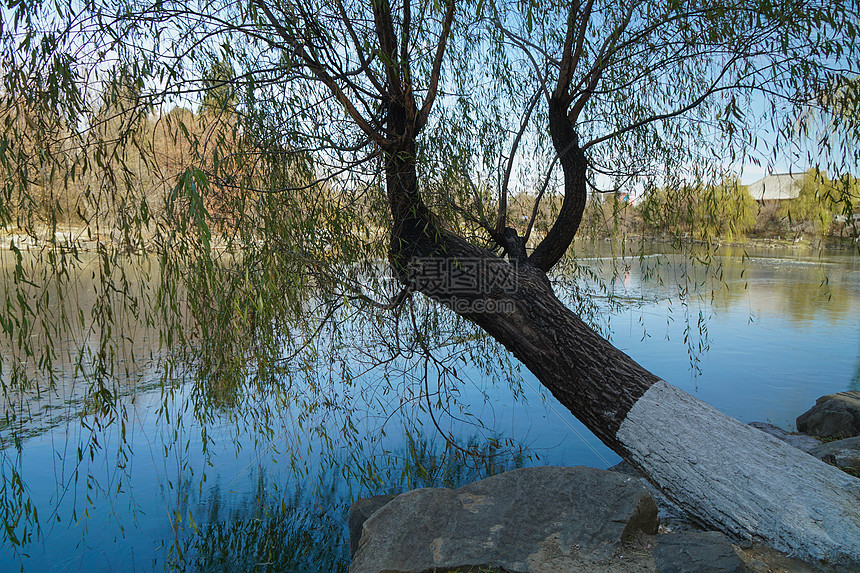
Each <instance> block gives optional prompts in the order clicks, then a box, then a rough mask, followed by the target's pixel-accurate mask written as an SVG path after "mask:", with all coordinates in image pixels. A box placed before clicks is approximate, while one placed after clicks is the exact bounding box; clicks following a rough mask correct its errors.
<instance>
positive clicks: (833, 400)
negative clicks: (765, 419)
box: [797, 390, 860, 438]
mask: <svg viewBox="0 0 860 573" xmlns="http://www.w3.org/2000/svg"><path fill="white" fill-rule="evenodd" d="M797 431H798V432H803V433H804V434H809V435H811V436H821V437H824V438H851V437H853V436H860V391H857V390H851V391H848V392H838V393H836V394H828V395H827V396H822V397H821V398H819V399H818V400H816V401H815V406H813V407H812V408H810V409H809V410H808V411H806V412H804V413H803V414H801V415H800V416H798V418H797Z"/></svg>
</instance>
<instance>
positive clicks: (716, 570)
mask: <svg viewBox="0 0 860 573" xmlns="http://www.w3.org/2000/svg"><path fill="white" fill-rule="evenodd" d="M654 564H655V565H656V566H657V572H658V573H747V572H751V571H752V570H751V569H749V568H748V567H747V566H746V565H745V564H744V562H743V561H742V560H741V558H740V557H739V556H738V554H737V553H735V551H734V549H733V548H732V543H731V541H729V538H728V537H726V536H725V535H723V534H722V533H719V532H717V531H688V532H684V533H665V534H662V535H658V536H657V545H656V547H654Z"/></svg>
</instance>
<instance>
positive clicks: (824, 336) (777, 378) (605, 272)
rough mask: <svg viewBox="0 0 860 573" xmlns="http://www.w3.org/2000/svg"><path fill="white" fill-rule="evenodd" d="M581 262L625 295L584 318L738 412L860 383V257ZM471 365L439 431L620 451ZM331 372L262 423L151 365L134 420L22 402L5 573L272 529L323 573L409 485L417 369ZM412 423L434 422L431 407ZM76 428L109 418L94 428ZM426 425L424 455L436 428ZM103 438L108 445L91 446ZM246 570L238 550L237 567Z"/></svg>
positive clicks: (594, 455)
mask: <svg viewBox="0 0 860 573" xmlns="http://www.w3.org/2000/svg"><path fill="white" fill-rule="evenodd" d="M605 248H607V247H605V246H603V247H601V250H603V249H605ZM580 261H581V264H583V265H586V266H587V267H588V268H590V269H591V270H593V271H594V272H595V273H597V275H599V276H600V277H602V278H603V280H604V281H605V283H604V284H605V285H607V287H608V289H609V290H610V291H611V294H613V295H614V296H615V297H616V298H618V299H621V300H623V301H625V305H624V307H623V308H621V309H618V308H616V307H613V306H612V305H611V304H610V303H609V302H608V299H606V298H604V297H605V296H606V295H607V294H608V293H605V292H598V295H597V296H596V298H595V299H594V300H596V301H597V302H598V305H597V308H596V309H595V310H596V313H595V314H594V315H593V320H594V322H595V323H596V324H597V326H598V327H600V328H603V329H604V330H606V331H608V332H610V333H611V339H612V341H613V342H614V344H615V345H616V346H618V347H619V348H621V349H622V350H624V351H625V352H627V353H628V354H629V355H631V356H632V357H633V358H634V359H636V360H637V361H639V362H640V363H642V364H643V365H644V366H645V367H647V368H648V369H650V370H651V371H653V372H654V373H656V374H657V375H659V376H661V377H662V378H664V379H666V380H667V381H669V382H670V383H672V384H675V385H677V386H679V387H681V388H683V389H685V390H687V391H689V392H691V393H693V394H694V395H696V396H698V397H699V398H701V399H703V400H705V401H707V402H709V403H711V404H713V405H715V406H716V407H717V408H719V409H720V410H722V411H724V412H726V413H728V414H730V415H732V416H735V417H737V418H739V419H740V420H743V421H754V420H761V421H769V422H771V423H774V424H776V425H779V426H782V427H784V428H787V429H794V420H795V418H796V417H797V416H798V415H799V414H800V413H802V412H803V411H805V410H806V409H808V408H809V407H810V406H811V405H812V404H813V403H814V402H815V399H816V398H817V397H819V396H821V395H823V394H828V393H832V392H837V391H843V390H848V389H858V390H860V257H858V256H856V254H854V253H852V252H851V251H832V252H829V251H823V252H822V251H814V252H813V251H808V252H805V251H777V250H767V251H760V252H758V251H753V250H747V251H746V252H743V251H730V250H727V251H723V252H721V253H718V254H717V256H716V257H715V258H714V259H713V260H712V261H711V266H710V267H709V270H701V269H699V270H697V269H695V268H692V267H690V265H689V264H687V263H686V262H685V260H684V259H683V258H680V257H675V256H671V255H664V254H659V253H657V252H652V251H648V252H645V253H643V254H642V256H641V257H631V258H628V259H621V260H618V259H614V260H613V259H611V258H608V257H604V256H594V255H591V256H584V257H581V259H580ZM560 280H561V281H563V280H564V277H560ZM580 282H581V281H580ZM679 286H680V288H681V291H680V294H683V295H686V296H680V294H679ZM81 296H84V295H81ZM460 364H461V366H460V372H459V374H458V376H459V377H460V378H461V379H463V380H464V381H465V382H464V383H463V384H462V385H461V386H460V387H458V388H457V394H456V396H457V398H458V400H459V401H461V402H464V403H467V404H468V405H469V414H470V416H471V417H468V416H463V415H460V414H458V413H457V412H452V415H451V416H440V417H441V418H443V419H442V421H441V422H440V426H441V427H442V428H443V429H445V430H446V431H451V432H453V433H454V434H455V437H457V438H458V439H460V440H462V443H463V444H465V443H466V442H467V441H468V439H469V438H470V437H471V436H473V435H482V436H495V437H497V438H499V439H500V440H501V441H502V443H506V440H508V441H509V442H508V443H509V444H517V445H522V446H524V447H525V451H526V452H527V453H530V454H531V456H530V457H526V458H524V460H523V461H521V462H520V463H524V464H526V465H529V464H531V465H539V464H547V463H550V464H568V465H576V464H585V465H591V466H596V467H608V466H610V465H613V464H614V463H616V462H617V461H618V459H619V458H618V457H617V456H616V455H615V454H614V453H612V452H611V451H609V450H608V449H607V448H605V447H604V446H603V445H602V444H600V442H599V441H597V440H596V439H595V438H594V437H593V436H592V435H591V434H590V433H589V432H588V431H587V430H586V429H585V428H584V427H583V426H582V425H581V424H580V423H579V422H577V421H576V420H575V419H574V418H573V417H572V416H571V415H570V414H569V413H567V411H566V410H564V408H563V407H561V406H559V405H558V404H557V403H556V402H555V401H554V399H552V398H551V397H550V396H549V395H548V394H547V393H544V392H542V391H541V389H540V386H539V384H538V383H537V381H536V380H535V379H534V378H533V377H532V376H531V375H530V374H528V373H527V372H523V377H522V388H521V390H522V392H521V394H522V395H521V396H519V395H518V394H517V392H516V391H514V390H512V389H511V388H509V387H508V386H507V385H506V384H498V385H487V384H486V383H482V375H481V374H480V371H479V370H478V369H477V368H474V367H473V366H472V365H470V363H469V361H468V360H464V361H461V363H460ZM320 368H325V366H320ZM328 368H330V370H331V372H329V373H328V375H327V376H322V377H321V379H326V380H328V383H330V384H331V395H332V400H333V402H338V401H339V403H340V404H345V403H348V404H352V405H354V410H353V411H352V412H350V414H349V415H344V414H343V413H342V412H341V413H334V410H332V412H331V413H326V412H325V410H326V409H325V408H322V411H320V410H314V411H313V412H312V413H311V412H309V410H308V409H306V408H303V407H299V405H300V404H301V392H302V390H301V386H300V385H298V386H296V387H294V388H291V389H290V390H284V391H283V393H281V392H276V393H274V395H273V394H268V395H266V396H251V397H250V398H249V399H248V401H247V403H248V404H250V405H251V408H250V409H246V410H245V411H246V412H247V411H254V408H253V404H254V403H255V402H254V401H255V400H259V401H260V403H263V402H266V403H268V404H270V405H271V404H272V401H273V400H274V401H275V403H274V408H273V411H275V412H276V413H277V414H276V416H274V417H273V418H270V419H269V420H268V422H267V424H265V425H266V426H267V427H268V430H267V431H259V430H255V429H254V428H255V427H258V426H255V424H253V423H250V424H249V423H246V422H247V414H237V413H236V412H231V410H230V408H222V409H221V410H219V411H217V412H215V413H214V414H213V416H212V417H211V418H210V419H209V420H208V421H207V423H206V434H205V438H204V437H201V431H200V427H201V426H200V423H199V421H198V420H196V419H195V418H194V416H193V415H191V414H190V413H189V410H190V408H191V406H189V403H190V402H189V394H190V388H189V387H187V386H183V385H181V384H180V385H178V386H177V387H176V388H175V389H173V390H172V391H165V390H164V388H162V387H160V386H159V385H156V384H154V383H152V382H153V380H155V379H157V372H155V371H154V370H151V371H148V370H147V369H146V368H145V367H143V368H140V369H139V370H138V371H136V372H135V383H134V384H130V386H129V387H130V390H129V392H128V394H127V395H126V396H125V397H124V398H123V399H122V400H121V402H122V405H123V407H124V408H125V412H126V414H127V415H126V421H125V423H123V424H120V423H119V422H117V421H116V420H114V421H113V422H112V423H109V422H110V420H98V415H97V414H93V413H92V412H89V413H87V412H86V411H84V414H83V415H81V410H82V409H84V410H85V408H86V404H81V405H75V404H70V402H74V400H75V398H74V396H76V395H78V394H77V393H76V392H74V391H69V390H68V389H65V390H64V389H62V388H61V390H59V391H58V392H57V393H55V395H54V397H53V398H52V399H46V398H44V397H43V398H41V399H35V398H33V399H32V401H31V402H29V403H28V404H18V411H19V412H21V411H26V412H27V413H28V422H27V424H29V430H30V433H29V437H27V438H25V439H24V440H23V441H22V442H21V443H20V444H19V445H20V448H19V449H16V447H15V445H13V444H10V442H9V440H8V435H7V434H4V432H6V427H5V426H3V427H0V436H4V441H3V444H4V445H5V450H4V451H3V456H2V458H0V460H2V463H3V474H4V476H5V477H6V480H4V481H7V482H8V480H9V476H10V475H12V471H13V469H14V470H15V471H17V472H18V473H19V474H20V476H21V478H22V479H23V481H24V483H25V485H26V494H27V496H28V497H29V499H30V500H31V501H32V503H33V504H35V506H36V508H37V509H38V515H39V523H40V525H41V535H40V536H33V537H32V538H31V539H30V542H29V543H25V544H23V545H22V546H20V547H19V548H17V549H15V548H13V547H12V546H11V544H9V543H8V537H5V539H6V540H7V542H6V543H5V544H4V545H3V546H2V548H0V570H2V571H9V570H15V569H17V568H20V567H23V569H24V570H26V571H87V572H92V571H151V570H156V571H160V570H164V569H166V568H170V567H175V568H177V569H186V570H219V571H221V570H231V568H230V567H225V566H224V561H219V560H218V555H220V553H219V552H222V551H223V552H225V554H228V555H235V554H237V553H241V552H243V551H245V552H247V551H248V544H249V543H250V544H253V543H254V542H255V541H254V540H258V539H259V536H256V537H255V535H257V534H258V533H259V531H262V530H267V531H271V532H273V534H274V535H275V537H277V536H283V535H293V534H295V535H296V537H297V538H300V537H301V536H302V535H304V534H306V533H307V530H310V532H311V537H313V536H314V535H316V536H317V537H316V538H315V539H316V541H315V543H316V546H317V549H320V550H321V551H323V552H325V551H328V554H327V556H323V555H322V554H321V555H320V556H318V557H314V556H313V555H311V556H310V557H308V559H306V560H305V564H304V569H305V570H308V569H310V570H314V565H313V564H314V559H318V560H319V562H320V563H321V562H322V561H323V560H325V559H330V558H332V557H331V555H335V557H337V556H342V554H343V550H344V545H343V543H344V542H345V540H344V539H343V533H344V529H343V521H344V517H345V512H346V508H347V504H348V503H349V501H350V500H351V499H352V498H354V497H356V496H362V495H368V494H370V493H377V492H378V491H383V490H389V491H392V490H397V489H399V488H400V487H402V484H401V486H398V485H397V483H396V482H397V479H396V478H397V477H398V476H397V471H398V470H403V468H404V466H405V465H406V463H407V462H406V460H408V459H409V458H408V456H407V455H406V453H405V452H406V451H407V450H408V448H407V444H408V440H407V439H406V438H405V437H404V436H403V434H402V432H400V431H399V428H400V427H402V426H401V425H400V424H399V423H398V421H397V413H398V412H400V411H401V410H399V409H398V408H399V407H400V406H402V405H403V404H404V402H408V396H406V395H405V394H407V393H408V392H410V391H412V390H411V389H412V388H414V385H410V383H409V381H410V379H411V378H410V377H413V376H415V375H416V374H415V373H409V372H406V373H401V374H400V375H401V376H403V382H402V384H401V383H398V382H395V383H394V384H393V385H392V387H393V388H395V389H397V388H402V389H403V392H402V393H401V394H400V395H397V392H388V393H386V392H382V391H380V392H379V394H378V395H377V394H375V393H373V392H369V391H368V390H367V388H372V387H373V385H372V381H373V380H372V379H368V378H367V377H366V378H365V380H364V382H365V385H364V386H362V388H364V390H363V391H359V390H358V389H355V388H353V389H352V390H351V389H350V388H349V387H345V386H342V385H340V384H339V381H338V370H337V369H335V368H332V367H331V366H329V367H328ZM373 375H375V374H373ZM431 378H432V375H431ZM147 388H149V389H147ZM431 390H432V386H431ZM351 392H353V393H352V394H351ZM398 404H399V405H400V406H398ZM27 406H30V407H27ZM403 411H405V410H403ZM438 413H439V412H438V411H437V414H438ZM411 415H413V416H417V417H419V418H420V417H422V416H423V417H425V418H426V417H427V414H426V412H422V411H421V410H420V409H418V410H413V413H412V414H411ZM347 419H348V420H349V423H350V424H352V425H353V426H355V428H356V429H355V432H356V434H358V435H362V434H365V433H366V434H367V435H371V434H372V435H373V436H375V437H374V438H373V439H369V440H365V441H359V442H355V443H352V446H351V447H350V448H347V447H346V446H339V445H338V444H337V443H333V444H332V443H329V440H330V437H331V436H333V435H336V434H337V433H338V431H337V429H336V427H339V425H342V424H345V423H346V421H347ZM475 420H478V421H479V422H476V421H475ZM82 422H83V423H85V424H86V425H87V426H89V427H94V424H98V423H101V425H102V426H103V428H102V429H101V430H98V429H97V431H95V432H93V431H91V430H90V429H88V427H85V426H83V425H82ZM481 425H483V426H484V427H483V428H482V427H481ZM427 428H428V429H427V432H426V438H427V439H429V440H430V445H429V447H430V449H431V450H432V449H433V446H434V445H435V444H439V443H441V442H442V440H441V439H440V438H439V437H438V435H436V434H434V432H435V431H434V430H431V429H429V428H432V426H430V425H428V426H427ZM380 430H383V431H384V432H385V435H384V436H383V435H382V432H380ZM123 434H124V436H125V441H124V442H123V441H122V439H121V437H122V435H123ZM434 435H435V436H436V437H435V438H434ZM93 440H97V441H98V445H97V446H98V447H90V446H92V445H93ZM204 446H205V447H204ZM79 448H80V449H79ZM437 450H438V448H437ZM323 451H328V452H332V451H333V452H334V455H332V456H325V455H323V454H322V453H321V452H323ZM337 460H340V462H338V461H337ZM349 460H352V461H349ZM356 460H358V461H361V460H371V461H374V462H376V463H377V464H378V465H379V466H380V467H382V466H386V467H390V468H393V470H392V471H393V473H391V475H389V476H388V478H387V479H385V480H382V481H383V482H386V483H387V484H388V485H387V486H379V485H377V486H375V487H372V486H367V485H363V484H362V482H361V480H360V479H357V478H356V477H355V475H352V476H351V475H350V471H351V472H352V474H358V473H361V472H360V471H358V465H359V464H358V462H357V461H356ZM321 466H322V467H321ZM401 473H402V471H401ZM464 477H465V478H468V476H464ZM3 495H5V496H7V498H8V496H9V495H10V494H9V492H3V493H0V496H3ZM299 515H300V516H301V519H298V518H297V517H296V516H299ZM285 516H286V517H287V518H288V519H287V520H286V521H287V522H289V523H299V524H301V523H304V524H305V526H304V528H305V530H303V531H298V532H296V531H294V529H291V526H288V525H285V520H284V519H283V518H284V517H285ZM231 524H234V525H235V524H240V525H239V526H237V527H235V528H234V529H233V530H230V531H229V532H227V533H225V531H226V530H225V529H218V527H221V526H223V527H224V528H227V529H229V527H230V525H231ZM243 528H244V529H243ZM266 528H269V529H266ZM249 531H251V533H250V534H249V533H248V532H249ZM198 532H203V533H200V534H198ZM326 532H328V533H326ZM17 535H21V531H20V530H19V531H17ZM249 539H250V540H251V541H249ZM291 539H292V538H291ZM195 543H196V545H195ZM312 545H313V544H312ZM258 549H259V548H258ZM251 552H252V553H253V550H251ZM258 554H259V555H262V554H261V553H259V551H258ZM266 555H269V554H266ZM261 559H263V560H264V559H265V556H264V557H259V558H258V559H257V562H259V561H260V560H261ZM227 563H229V560H228V561H227ZM331 567H332V565H330V564H329V565H325V566H320V567H318V568H319V569H320V570H329V569H330V568H331ZM241 569H242V566H241V565H240V564H236V563H235V560H234V562H233V570H241ZM261 570H262V568H261Z"/></svg>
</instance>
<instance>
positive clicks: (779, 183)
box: [749, 173, 803, 201]
mask: <svg viewBox="0 0 860 573" xmlns="http://www.w3.org/2000/svg"><path fill="white" fill-rule="evenodd" d="M802 179H803V174H801V173H774V174H773V175H768V176H767V177H763V178H761V179H759V180H758V181H756V182H755V183H751V184H750V186H749V190H750V195H752V196H753V199H755V200H756V201H784V200H786V199H797V196H798V195H800V184H801V180H802Z"/></svg>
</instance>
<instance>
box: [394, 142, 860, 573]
mask: <svg viewBox="0 0 860 573" xmlns="http://www.w3.org/2000/svg"><path fill="white" fill-rule="evenodd" d="M410 157H411V154H409V153H406V154H396V153H395V154H390V155H389V161H388V165H387V169H388V190H389V194H390V199H391V203H392V212H393V214H394V218H395V224H394V232H393V236H392V244H391V255H390V256H391V262H392V266H393V268H394V269H395V272H397V274H398V275H399V277H400V279H401V280H402V281H403V282H404V283H406V284H408V285H410V286H411V288H413V289H415V290H417V291H420V292H423V293H424V294H426V295H428V296H430V297H431V298H433V299H434V300H437V301H439V302H441V303H442V304H445V305H446V306H448V307H449V308H451V309H453V310H454V311H455V312H457V313H458V314H460V315H462V316H464V317H466V318H468V319H470V320H472V321H474V322H475V323H476V324H478V325H479V326H480V327H482V328H483V329H484V330H486V331H487V332H488V333H489V334H490V335H491V336H492V337H493V338H495V339H496V340H497V341H499V342H501V343H502V344H503V345H504V346H505V347H506V348H507V349H508V350H509V351H510V352H511V353H512V354H513V355H514V356H516V357H517V359H519V360H520V361H521V362H522V363H523V364H524V365H525V366H526V367H527V368H528V369H529V370H531V372H532V373H534V375H535V376H536V377H537V379H538V380H539V381H540V382H541V383H542V384H543V385H544V386H545V387H546V388H547V389H549V391H550V392H552V394H553V396H555V397H556V398H557V399H558V400H559V402H561V403H562V404H563V405H564V406H565V407H566V408H568V410H570V411H571V412H572V413H573V415H574V416H576V417H577V418H578V419H579V420H580V421H582V422H583V423H584V424H585V425H586V426H587V427H588V428H589V429H590V430H591V431H592V432H593V433H594V434H595V435H596V436H597V437H598V438H600V439H601V440H602V441H603V443H605V444H606V445H607V446H609V447H610V448H611V449H612V450H614V451H615V452H617V453H618V454H619V455H620V456H621V457H622V458H624V459H625V460H627V461H628V462H630V463H631V464H633V465H634V466H635V467H636V468H638V469H639V470H640V471H641V472H642V474H643V475H645V476H646V477H647V479H648V480H649V481H650V482H651V483H653V484H654V485H655V486H656V487H658V488H659V489H660V490H661V491H662V492H664V493H665V494H666V495H667V496H668V497H669V498H670V499H672V500H673V501H675V502H677V503H678V504H679V505H680V506H681V507H683V508H684V509H686V510H688V511H689V512H690V513H692V514H693V515H694V516H695V517H696V518H698V519H699V520H700V521H701V522H703V523H704V524H706V525H709V526H712V527H715V528H717V529H720V530H722V531H725V532H726V533H728V534H730V535H732V536H733V537H735V538H739V539H752V540H757V541H760V542H763V543H765V544H767V545H769V546H771V547H774V548H776V549H779V550H781V551H784V552H786V553H789V554H792V555H797V556H800V557H803V558H807V559H816V560H817V559H821V560H827V561H830V562H832V563H845V564H860V480H858V479H857V478H854V477H851V476H850V475H848V474H846V473H844V472H842V471H841V470H839V469H837V468H835V467H832V466H829V465H827V464H825V463H824V462H822V461H820V460H818V459H816V458H815V457H813V456H811V455H809V454H807V453H805V452H803V451H801V450H799V449H796V448H794V447H792V446H789V445H788V444H786V443H785V442H782V441H780V440H777V439H776V438H773V437H772V436H770V435H768V434H766V433H764V432H761V431H759V430H757V429H755V428H752V427H750V426H748V425H746V424H743V423H742V422H739V421H738V420H735V419H733V418H731V417H729V416H726V415H725V414H722V413H721V412H719V411H718V410H716V409H715V408H713V407H711V406H709V405H708V404H706V403H704V402H702V401H701V400H698V399H697V398H694V397H693V396H691V395H689V394H687V393H686V392H683V391H682V390H680V389H678V388H675V387H674V386H671V385H669V384H668V383H666V382H664V381H663V380H661V379H660V378H658V377H657V376H655V375H654V374H652V373H650V372H648V371H647V370H645V369H644V368H643V367H642V366H640V365H639V364H637V363H636V362H635V361H634V360H632V359H631V358H630V357H629V356H627V355H626V354H624V353H623V352H621V351H620V350H618V349H616V348H615V347H613V346H612V345H611V344H610V343H609V342H608V341H607V340H605V339H604V338H603V337H601V336H600V335H599V334H597V333H596V332H595V331H594V330H592V329H591V328H589V327H588V326H587V325H586V324H585V323H584V322H583V321H582V319H580V318H579V317H578V316H577V315H576V314H575V313H574V312H573V311H571V310H570V309H568V308H567V307H565V306H564V304H562V302H561V301H560V300H559V299H558V298H557V297H556V296H555V294H554V293H553V290H552V287H551V285H550V283H549V280H548V279H547V276H546V273H545V272H544V269H542V268H539V267H538V266H536V265H534V264H532V262H531V261H530V260H527V259H526V260H516V259H515V260H512V261H508V260H505V259H502V258H499V257H497V256H496V255H494V254H493V253H491V252H489V251H487V250H485V249H481V248H479V247H476V246H474V245H472V244H471V243H469V242H467V241H466V240H464V239H462V238H460V237H459V236H457V235H455V234H454V233H451V232H449V231H447V230H446V229H444V228H443V227H442V226H441V225H439V224H438V223H437V222H436V220H435V218H434V217H433V215H432V213H430V212H429V210H428V209H427V207H426V206H425V205H424V204H423V203H422V202H421V200H420V198H419V195H418V191H417V178H415V177H414V171H413V170H414V164H413V163H412V160H411V159H410ZM583 169H584V167H583ZM556 256H559V255H558V254H557V253H555V254H553V255H551V256H550V259H552V258H554V257H556ZM440 259H441V262H442V263H443V264H440ZM428 263H429V264H428ZM550 264H555V261H554V260H551V261H550ZM455 268H456V269H457V270H456V272H458V273H461V274H467V275H471V281H472V284H474V286H475V288H473V289H470V290H467V291H463V290H462V289H457V290H451V289H446V288H445V287H446V284H450V283H446V277H444V276H439V274H438V273H439V272H440V269H443V272H447V271H451V272H453V271H454V269H455ZM445 269H447V271H446V270H445ZM440 279H441V280H440ZM498 309H503V312H498Z"/></svg>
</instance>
